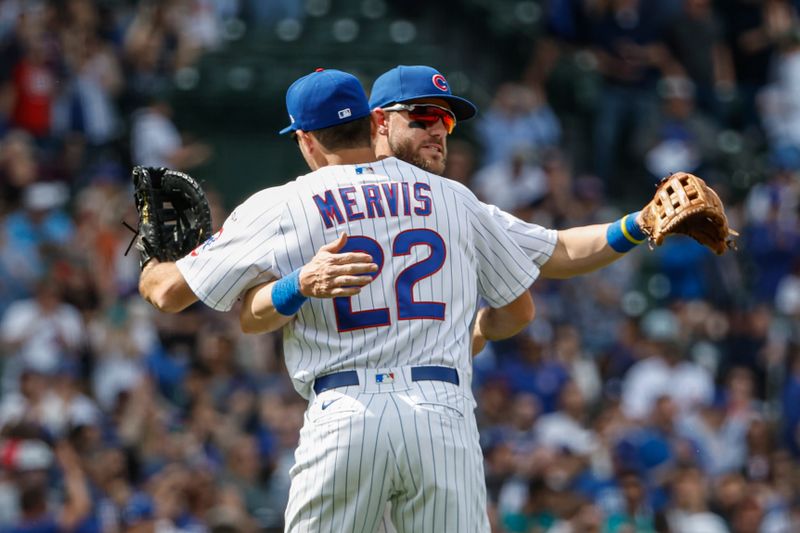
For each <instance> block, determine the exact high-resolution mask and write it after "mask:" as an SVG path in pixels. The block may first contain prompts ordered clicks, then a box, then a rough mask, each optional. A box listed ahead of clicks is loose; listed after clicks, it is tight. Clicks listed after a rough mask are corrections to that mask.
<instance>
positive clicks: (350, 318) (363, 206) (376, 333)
mask: <svg viewBox="0 0 800 533" xmlns="http://www.w3.org/2000/svg"><path fill="white" fill-rule="evenodd" d="M494 216H497V217H500V215H498V214H497V213H495V215H494ZM500 218H501V217H500ZM504 224H505V226H506V227H511V226H513V223H512V222H509V221H508V220H506V221H505V223H504ZM343 231H345V232H347V234H348V235H349V236H350V237H349V239H348V243H347V245H346V247H345V250H344V251H355V250H359V251H365V252H367V253H369V254H370V255H371V256H372V257H373V260H374V261H375V262H376V263H378V265H379V268H380V270H379V272H378V274H377V275H376V276H374V278H375V279H374V280H373V282H372V283H370V284H369V285H367V286H366V287H365V288H364V289H362V291H361V294H359V295H358V296H355V297H352V298H336V299H333V300H331V299H310V300H309V301H308V302H307V303H306V304H305V305H304V306H303V307H302V308H301V310H300V312H299V314H298V317H297V320H294V321H292V322H291V323H290V326H289V327H288V328H286V329H285V330H284V352H285V356H286V366H287V368H288V370H289V373H290V376H291V377H292V379H293V381H294V384H295V388H296V389H297V390H298V392H300V394H301V395H303V396H304V397H309V395H310V392H311V391H310V387H311V385H312V383H313V381H314V378H315V377H316V376H319V375H322V374H327V373H330V372H336V371H339V370H349V369H355V368H381V367H390V366H399V365H442V366H448V367H454V368H458V369H460V370H462V372H465V373H466V374H467V375H469V374H470V373H471V371H470V369H471V356H470V350H469V344H470V339H471V337H470V327H471V323H472V320H473V317H474V313H475V309H476V305H477V302H478V298H479V296H482V297H483V298H484V299H485V300H486V301H487V302H488V303H489V304H490V305H492V306H495V307H498V306H502V305H505V304H507V303H509V302H511V301H513V300H514V299H515V298H516V297H518V296H519V295H520V294H522V293H523V292H524V291H525V290H526V289H527V288H528V287H529V286H530V285H531V283H533V281H534V280H535V279H536V277H537V276H538V273H539V265H540V264H541V263H542V262H544V261H546V258H547V256H549V253H551V252H552V246H553V238H552V235H548V234H546V233H543V234H542V235H538V234H537V235H533V234H532V233H530V232H529V234H528V236H527V237H526V238H527V239H528V240H529V241H531V242H528V243H527V244H528V245H529V248H540V249H541V251H542V252H543V254H538V255H536V254H533V255H536V257H535V258H534V261H531V259H530V258H529V257H528V255H526V253H525V252H524V251H523V250H522V249H521V248H520V247H519V246H518V245H517V244H516V243H515V242H514V240H513V239H512V238H511V237H510V236H509V234H508V233H507V231H506V229H504V228H503V227H501V225H500V224H498V221H497V220H495V219H494V217H493V215H492V214H490V210H489V208H487V206H484V205H482V204H481V203H480V202H479V201H478V200H477V199H476V198H475V196H474V195H473V194H472V193H471V192H470V191H469V190H468V189H466V188H465V187H463V186H462V185H460V184H458V183H456V182H453V181H450V180H447V179H445V178H441V177H439V176H436V175H433V174H429V173H427V172H425V171H423V170H421V169H419V168H417V167H414V166H412V165H410V164H408V163H405V162H403V161H400V160H398V159H396V158H388V159H384V160H381V161H378V162H374V163H370V164H364V165H340V166H330V167H324V168H322V169H319V170H317V171H315V172H312V173H310V174H307V175H305V176H301V177H300V178H298V179H297V180H295V181H293V182H290V183H287V184H286V185H283V186H280V187H274V188H269V189H265V190H263V191H260V192H258V193H256V194H255V195H253V196H252V197H250V198H249V199H248V200H247V201H245V202H244V203H243V204H242V205H240V206H239V207H238V208H237V209H236V210H235V211H234V212H233V213H232V214H231V216H230V217H229V218H228V220H227V221H226V222H225V224H224V225H223V228H222V229H220V231H219V232H218V233H217V234H216V235H215V236H214V237H212V238H211V239H209V241H207V242H206V243H205V244H203V245H202V246H200V247H199V248H198V249H197V250H195V251H194V252H192V253H191V254H189V255H187V256H186V257H185V258H183V259H181V260H180V261H178V263H177V264H178V268H179V269H180V271H181V273H182V274H183V276H184V278H185V279H186V281H187V283H188V284H189V286H190V287H191V288H192V290H193V291H194V293H195V294H196V295H197V296H198V298H200V300H201V301H203V302H204V303H206V304H207V305H209V306H210V307H212V308H214V309H218V310H223V311H224V310H228V309H230V308H231V307H232V305H233V303H234V302H235V300H236V299H237V298H238V297H239V296H240V295H241V294H242V293H243V292H244V291H245V290H246V289H248V288H250V287H252V286H254V285H256V284H258V283H262V282H264V281H268V280H270V279H273V278H280V277H283V276H285V275H287V274H289V273H291V272H292V271H293V270H295V269H297V268H299V267H301V266H302V265H304V264H305V263H307V262H308V261H309V260H310V259H311V258H312V257H313V256H314V255H315V253H316V251H317V250H318V249H319V248H320V247H321V246H322V245H324V244H326V243H329V242H331V241H333V240H335V238H336V237H337V236H338V235H339V234H340V233H341V232H343ZM537 239H540V240H541V242H542V244H541V246H538V245H536V244H532V243H533V241H537Z"/></svg>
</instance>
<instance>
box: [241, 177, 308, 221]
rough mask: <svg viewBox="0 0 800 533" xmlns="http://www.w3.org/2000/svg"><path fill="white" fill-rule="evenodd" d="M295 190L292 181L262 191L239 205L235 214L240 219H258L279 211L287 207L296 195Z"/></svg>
mask: <svg viewBox="0 0 800 533" xmlns="http://www.w3.org/2000/svg"><path fill="white" fill-rule="evenodd" d="M295 189H296V184H295V183H294V182H291V181H290V182H288V183H284V184H283V185H276V186H274V187H267V188H266V189H261V190H260V191H258V192H255V193H253V194H252V195H250V196H249V197H248V198H247V199H246V200H245V201H244V202H242V203H241V204H239V205H238V206H237V207H236V209H235V213H236V214H237V215H238V216H239V217H244V218H257V217H259V216H260V215H262V214H264V213H267V212H270V211H277V210H279V209H282V208H284V207H285V206H286V204H287V202H288V201H289V199H290V198H291V197H292V196H293V195H294V194H295Z"/></svg>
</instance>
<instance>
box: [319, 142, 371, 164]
mask: <svg viewBox="0 0 800 533" xmlns="http://www.w3.org/2000/svg"><path fill="white" fill-rule="evenodd" d="M324 159H325V165H324V166H328V165H356V164H359V163H372V162H373V161H375V160H376V159H375V153H374V152H373V151H372V148H369V147H365V148H349V149H345V150H337V151H336V152H329V153H326V154H325V157H324Z"/></svg>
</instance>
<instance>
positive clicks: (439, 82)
mask: <svg viewBox="0 0 800 533" xmlns="http://www.w3.org/2000/svg"><path fill="white" fill-rule="evenodd" d="M431 80H433V84H434V85H435V86H436V88H437V89H440V90H442V91H445V92H447V89H448V87H447V80H446V79H444V76H442V75H441V74H434V75H433V78H431Z"/></svg>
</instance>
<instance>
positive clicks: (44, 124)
mask: <svg viewBox="0 0 800 533" xmlns="http://www.w3.org/2000/svg"><path fill="white" fill-rule="evenodd" d="M14 89H15V92H16V102H15V104H14V112H13V116H12V118H13V120H14V124H16V125H17V126H19V127H21V128H23V129H25V130H27V131H29V132H31V133H32V134H33V135H36V136H37V137H44V136H46V135H47V134H48V133H49V132H50V112H51V107H52V102H53V94H54V93H55V76H54V75H53V72H52V71H51V70H50V69H49V68H47V67H46V66H45V65H42V64H36V63H32V62H30V61H26V60H24V59H23V60H21V61H20V62H19V63H18V64H17V66H16V67H14Z"/></svg>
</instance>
